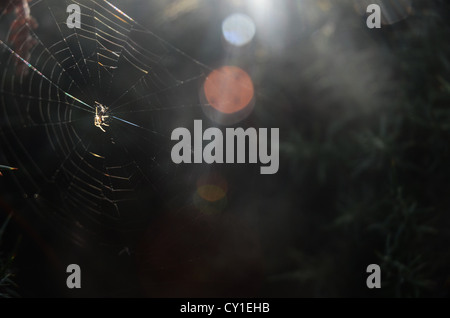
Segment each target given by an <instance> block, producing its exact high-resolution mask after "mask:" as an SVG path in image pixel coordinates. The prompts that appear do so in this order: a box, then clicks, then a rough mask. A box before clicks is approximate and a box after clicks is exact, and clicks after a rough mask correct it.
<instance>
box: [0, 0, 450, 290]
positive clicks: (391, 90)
mask: <svg viewBox="0 0 450 318" xmlns="http://www.w3.org/2000/svg"><path fill="white" fill-rule="evenodd" d="M182 2H183V1H122V2H120V4H118V6H119V7H120V8H121V9H122V10H123V11H124V12H126V13H127V14H128V15H130V16H131V17H133V18H134V19H135V20H136V21H139V22H140V23H142V24H143V25H144V26H145V27H146V28H148V29H150V30H152V31H153V32H155V34H158V36H160V37H161V38H163V39H164V40H166V41H168V42H169V43H170V44H172V45H174V46H175V47H177V48H179V49H180V50H182V51H183V52H185V53H186V54H187V55H189V56H190V57H192V58H195V59H196V60H199V61H201V62H202V63H205V64H206V65H208V66H211V67H212V68H215V67H219V66H221V65H238V66H240V67H242V68H243V69H245V70H247V71H248V72H249V74H250V75H251V76H252V79H253V81H254V84H255V90H256V96H255V99H256V106H255V111H254V113H253V114H252V115H251V116H250V117H249V118H247V119H246V120H244V121H243V122H241V123H239V124H237V125H236V126H239V127H244V128H245V127H277V128H280V170H279V172H278V173H277V174H276V175H260V174H259V165H257V166H255V165H221V166H217V165H216V166H213V167H210V166H206V165H205V166H204V165H191V166H189V165H186V166H181V167H172V166H171V165H170V164H169V167H168V168H167V169H163V170H164V172H163V173H161V171H155V172H153V170H152V171H148V173H149V175H151V176H153V173H154V176H155V178H156V180H158V181H157V182H156V184H157V190H158V191H156V192H158V194H154V193H153V192H151V191H150V189H149V188H145V187H144V188H142V189H141V190H140V191H141V192H139V200H137V201H135V202H134V203H132V204H130V207H129V208H123V209H122V212H126V213H123V215H121V217H120V218H118V219H117V220H114V221H110V220H109V219H105V220H103V221H104V222H95V223H94V224H90V223H89V221H88V220H84V221H85V222H87V223H86V224H87V226H86V227H85V228H83V230H79V229H76V228H75V227H74V228H73V230H71V228H70V226H69V225H70V224H72V223H74V222H77V221H80V220H81V222H83V219H81V217H80V218H79V217H78V216H77V211H74V210H68V211H67V209H66V210H65V212H64V213H62V212H61V210H62V208H61V206H62V204H63V203H62V202H59V203H56V204H55V203H54V202H53V204H36V203H35V202H34V201H33V200H31V199H24V198H23V193H22V192H21V190H18V189H24V188H26V186H24V185H23V184H21V182H25V181H23V180H25V179H21V177H20V170H19V171H18V172H17V174H16V175H15V177H13V175H12V174H7V173H4V174H5V175H4V177H1V179H0V189H1V192H0V193H1V196H0V197H1V200H0V202H1V205H0V209H1V214H0V216H1V219H2V220H3V219H6V217H7V216H8V215H9V214H10V213H12V220H11V222H10V224H9V225H8V227H7V230H6V233H5V236H4V240H3V244H2V246H1V248H2V251H3V252H4V253H3V254H4V255H9V253H11V252H12V251H14V250H15V253H16V255H17V256H16V258H15V260H14V262H13V263H12V264H11V265H10V266H9V267H10V268H11V270H13V272H14V273H15V276H14V281H15V282H16V283H17V287H14V290H16V291H17V293H18V295H20V296H22V297H79V296H87V297H132V296H134V297H136V296H137V297H142V296H150V297H173V296H182V297H196V296H200V297H221V296H228V297H230V296H231V297H233V296H234V297H242V296H243V297H246V296H265V297H266V296H267V297H349V296H353V297H380V296H383V297H448V296H449V288H450V273H449V270H448V265H449V263H450V255H449V248H448V246H449V243H450V232H449V230H448V227H449V225H450V222H449V221H450V216H449V203H450V202H449V198H450V195H449V193H450V180H449V177H450V170H449V169H450V168H449V164H448V163H449V159H450V158H449V155H450V152H449V151H450V149H449V127H450V126H449V119H450V109H449V105H450V97H449V93H450V72H449V71H450V61H449V59H448V57H449V53H450V47H449V41H448V39H449V38H450V37H449V36H450V29H449V25H448V21H449V13H450V10H449V4H448V3H446V2H445V1H439V0H435V1H412V3H413V11H412V13H411V14H410V15H409V17H408V18H407V19H404V20H402V21H400V22H398V23H396V24H393V25H384V26H383V27H382V28H381V29H379V30H369V29H368V28H367V27H366V25H365V22H366V21H365V17H363V16H360V15H359V14H358V13H357V12H356V11H355V10H354V7H353V2H352V1H338V2H336V3H335V2H333V1H274V3H275V4H274V5H273V7H272V10H271V11H270V10H269V11H268V12H266V16H264V19H262V20H261V21H265V22H264V23H265V24H266V26H267V29H264V30H265V32H261V33H262V34H261V33H260V34H258V33H257V34H258V35H257V37H256V38H255V40H254V42H253V43H252V44H251V45H250V46H249V47H246V48H245V49H242V50H235V49H231V48H229V47H228V46H226V45H225V44H224V40H223V39H222V38H221V29H220V26H221V22H222V20H223V19H224V18H225V17H226V16H228V15H229V14H230V13H232V12H235V11H239V12H246V13H248V14H249V15H250V16H252V14H254V12H252V11H251V10H250V9H249V8H248V7H246V6H245V5H242V4H241V5H239V3H244V2H239V1H237V2H236V4H235V3H234V2H232V1H230V2H227V3H225V1H193V2H192V3H193V5H192V6H190V7H188V8H187V9H184V10H181V11H180V12H178V14H175V15H173V14H170V12H173V11H170V10H169V9H170V8H173V7H174V6H175V5H176V4H177V3H178V4H179V3H182ZM32 14H33V10H32ZM35 18H36V19H37V21H40V20H42V19H45V18H44V17H41V16H39V15H36V16H35ZM265 24H263V26H264V25H265ZM258 27H260V28H261V27H262V25H257V32H258ZM267 30H268V31H267ZM3 54H4V56H8V54H9V53H7V52H4V53H3ZM2 61H5V58H3V60H2ZM187 72H188V73H190V72H191V70H187ZM187 87H188V86H183V91H185V88H186V89H187ZM189 90H190V93H191V94H189V96H188V97H187V98H192V99H195V98H197V93H198V91H196V90H195V87H194V88H192V90H191V89H190V88H189ZM176 93H177V92H175V93H174V94H176ZM173 98H174V99H175V100H177V98H180V99H179V100H178V101H177V103H178V104H180V105H181V103H182V102H183V100H181V97H180V96H177V95H174V96H173ZM183 98H184V97H183ZM177 115H178V116H180V118H182V119H183V123H185V125H186V126H188V125H189V123H192V122H193V120H194V119H203V120H204V122H205V125H213V123H211V122H208V121H207V119H206V118H205V117H204V115H203V113H202V111H201V109H194V110H192V111H189V112H188V111H181V110H180V113H178V114H177ZM164 116H166V117H164ZM167 116H168V115H161V117H162V118H161V122H163V123H167V126H165V127H164V128H162V129H164V130H167V131H170V130H171V129H173V128H174V127H176V123H174V121H173V120H172V119H171V118H167ZM170 125H173V126H170ZM2 134H4V136H5V135H7V132H4V131H2ZM157 145H158V146H160V147H161V149H163V151H162V153H160V156H159V157H158V160H159V162H161V163H163V162H168V160H170V157H169V155H170V153H169V151H170V146H171V143H170V140H166V141H158V143H157ZM44 148H45V147H44V146H42V148H40V147H36V149H35V150H34V151H33V153H35V154H36V155H38V153H39V151H43V150H42V149H44ZM142 148H144V146H142V147H141V146H140V147H139V150H141V149H142ZM0 149H5V148H4V144H0ZM149 151H151V150H149ZM8 153H11V151H9V152H8V151H6V150H4V151H2V153H1V154H0V159H1V161H0V163H3V162H4V163H5V164H6V163H11V157H9V156H8ZM136 158H138V160H142V161H145V158H146V154H145V153H142V152H139V151H138V152H137V153H136ZM11 165H13V164H12V163H11ZM167 171H168V172H167ZM208 171H213V172H219V173H221V175H223V176H225V177H226V180H227V183H228V193H227V202H226V205H225V208H224V209H222V211H221V212H220V213H216V214H213V215H210V214H204V213H201V211H199V210H198V207H196V206H195V204H193V202H192V195H193V193H195V189H196V180H197V179H198V177H199V176H201V175H203V174H204V173H205V172H208ZM160 174H161V175H162V177H160ZM18 184H19V185H20V186H18ZM47 191H48V192H47V193H44V195H47V196H48V197H50V198H53V197H55V196H56V193H58V191H59V190H58V189H54V188H53V189H47ZM150 193H152V194H150ZM59 216H61V217H59ZM61 219H63V221H61ZM62 224H64V226H62ZM19 238H21V239H20V242H19V243H18V244H17V242H18V240H19ZM15 247H17V248H16V249H15ZM125 248H128V249H127V250H124V249H125ZM127 251H129V252H130V253H128V252H127ZM72 263H75V264H78V265H80V266H81V269H82V289H81V290H69V289H67V287H66V285H65V282H66V277H67V274H66V273H65V269H66V266H67V265H68V264H72ZM372 263H376V264H379V265H380V266H381V270H382V288H381V289H380V290H369V289H367V287H366V277H367V274H366V267H367V265H369V264H372Z"/></svg>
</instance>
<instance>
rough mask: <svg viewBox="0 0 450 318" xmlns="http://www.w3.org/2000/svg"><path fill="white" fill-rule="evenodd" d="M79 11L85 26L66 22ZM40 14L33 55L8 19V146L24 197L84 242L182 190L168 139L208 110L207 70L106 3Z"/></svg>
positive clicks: (34, 6) (2, 135) (44, 4)
mask: <svg viewBox="0 0 450 318" xmlns="http://www.w3.org/2000/svg"><path fill="white" fill-rule="evenodd" d="M69 4H77V5H79V6H80V8H81V13H82V15H81V28H80V29H77V28H72V29H71V28H69V27H68V26H67V25H66V20H67V17H68V13H67V12H66V9H67V6H68V5H69ZM30 8H31V15H32V16H34V17H35V18H36V19H37V20H38V23H39V24H40V25H39V27H38V28H37V29H32V28H31V27H30V26H29V25H28V24H25V25H24V26H22V28H28V29H29V33H30V35H31V36H32V37H33V38H34V39H35V40H36V43H37V44H36V45H35V46H34V47H33V48H32V50H31V52H30V58H28V59H25V57H22V56H19V55H18V54H17V53H16V51H19V50H17V49H16V51H14V48H13V47H12V45H11V44H10V43H8V40H7V39H8V36H9V34H10V33H11V32H12V30H11V29H10V25H11V14H9V15H6V14H5V13H2V14H1V15H0V24H1V30H8V32H6V33H1V37H0V39H1V42H0V44H1V45H0V47H2V51H3V53H2V54H1V60H0V62H1V66H0V67H1V73H0V94H1V102H0V107H1V108H0V111H1V125H0V149H1V151H2V152H3V155H4V158H5V159H6V160H7V163H8V164H11V165H12V166H15V167H18V168H19V170H18V171H17V173H16V174H14V175H13V178H14V180H15V181H16V182H15V183H16V184H17V185H18V188H19V191H20V193H21V195H22V196H24V197H25V198H27V199H28V200H29V201H31V202H32V206H34V207H35V208H36V211H38V212H39V213H40V214H42V215H43V214H44V213H45V215H44V216H45V217H46V218H50V219H51V220H55V221H56V224H58V227H60V229H61V230H63V231H65V230H68V229H70V232H71V233H75V234H73V235H74V239H75V240H78V241H80V240H82V234H80V233H82V232H84V231H88V232H91V233H96V232H97V231H99V229H100V228H102V229H104V228H115V227H117V226H118V224H119V223H120V224H121V226H131V225H130V224H131V223H133V222H135V223H138V222H139V221H138V220H139V218H138V217H137V216H142V215H147V214H149V213H152V210H155V209H156V208H157V207H155V205H156V203H155V202H160V201H164V200H165V199H167V197H166V196H167V193H168V192H169V191H168V190H167V187H166V186H167V185H168V184H169V183H171V184H172V185H173V184H174V183H175V184H176V182H174V181H175V180H176V174H177V171H178V170H177V168H176V167H175V166H174V165H173V164H172V163H171V160H170V150H171V146H172V143H171V141H170V134H171V131H172V130H173V129H174V128H175V127H179V126H180V124H181V123H183V122H186V120H187V119H190V120H191V121H192V118H193V115H194V114H196V112H198V111H199V109H200V104H199V102H198V98H197V92H198V89H199V87H200V85H201V84H202V82H203V81H204V78H205V74H207V72H208V71H209V69H208V67H206V66H205V65H203V64H202V63H200V62H198V61H197V60H195V59H193V58H191V57H189V56H188V55H187V54H186V53H184V52H183V51H181V50H179V49H177V48H176V47H174V46H173V45H171V44H170V43H168V42H167V41H165V40H163V39H162V38H160V37H159V36H157V35H156V34H155V33H153V32H151V31H149V30H148V29H146V28H144V27H143V26H142V25H140V24H139V23H137V22H136V21H135V20H133V19H132V18H131V17H129V16H128V15H127V14H125V13H124V12H122V11H121V10H120V9H118V8H117V7H115V6H114V4H112V3H110V2H108V1H106V0H79V1H70V2H69V1H61V0H58V1H51V0H38V1H32V2H31V3H30ZM17 63H19V64H20V63H25V64H27V65H28V75H26V74H24V73H23V72H22V73H20V72H17V65H16V64H17ZM96 102H97V103H100V104H102V105H105V106H106V107H107V109H108V116H109V117H108V118H106V119H105V121H107V122H108V125H109V126H102V127H103V128H104V129H105V130H106V132H103V131H102V130H101V129H99V128H98V127H96V126H95V125H94V117H95V113H96ZM172 193H173V190H172ZM155 200H156V201H155ZM158 200H159V201H158ZM143 207H144V208H143ZM145 207H146V208H145ZM44 211H45V212H44ZM49 211H52V212H51V213H49ZM119 221H120V222H119ZM124 221H125V222H124ZM124 224H125V225H124ZM74 228H76V229H78V230H79V231H77V230H74ZM76 233H78V234H76Z"/></svg>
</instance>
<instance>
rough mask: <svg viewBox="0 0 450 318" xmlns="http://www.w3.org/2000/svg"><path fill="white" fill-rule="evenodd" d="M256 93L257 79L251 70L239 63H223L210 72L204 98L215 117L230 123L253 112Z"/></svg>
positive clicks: (220, 121)
mask: <svg viewBox="0 0 450 318" xmlns="http://www.w3.org/2000/svg"><path fill="white" fill-rule="evenodd" d="M254 95H255V89H254V85H253V81H252V79H251V78H250V76H249V75H248V74H247V72H245V71H244V70H242V69H241V68H239V67H236V66H223V67H221V68H218V69H215V70H213V71H212V72H211V73H210V74H209V75H208V77H207V78H206V80H205V83H204V85H203V89H202V91H201V92H200V99H201V100H202V104H203V105H204V106H205V107H204V108H203V110H204V112H205V114H206V115H207V116H208V117H209V118H210V119H211V120H213V121H215V122H216V123H219V124H224V125H230V124H235V123H237V122H240V121H242V120H243V119H245V118H246V117H247V116H248V115H249V114H250V113H251V112H252V110H253V106H254Z"/></svg>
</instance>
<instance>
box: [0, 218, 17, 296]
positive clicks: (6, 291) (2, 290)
mask: <svg viewBox="0 0 450 318" xmlns="http://www.w3.org/2000/svg"><path fill="white" fill-rule="evenodd" d="M10 219H11V215H10V216H9V217H8V218H7V219H6V221H5V222H4V223H3V225H2V226H1V228H0V247H1V242H2V239H3V235H4V233H5V230H6V227H7V225H8V223H9V221H10ZM2 252H3V251H1V250H0V298H10V297H17V296H18V294H17V292H16V287H17V286H16V284H15V283H14V273H13V270H12V265H13V261H14V254H12V255H9V256H7V255H4V253H2Z"/></svg>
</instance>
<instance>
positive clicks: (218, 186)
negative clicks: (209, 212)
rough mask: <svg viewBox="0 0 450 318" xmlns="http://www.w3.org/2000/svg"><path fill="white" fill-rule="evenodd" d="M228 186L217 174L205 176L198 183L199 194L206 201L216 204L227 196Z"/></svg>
mask: <svg viewBox="0 0 450 318" xmlns="http://www.w3.org/2000/svg"><path fill="white" fill-rule="evenodd" d="M227 191H228V185H227V182H226V180H225V179H223V178H222V176H220V175H219V174H217V173H211V174H208V175H204V176H202V177H201V178H199V179H198V181H197V193H198V195H199V196H200V197H201V198H203V199H204V200H206V201H209V202H216V201H219V200H221V199H222V198H224V197H225V196H226V195H227Z"/></svg>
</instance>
